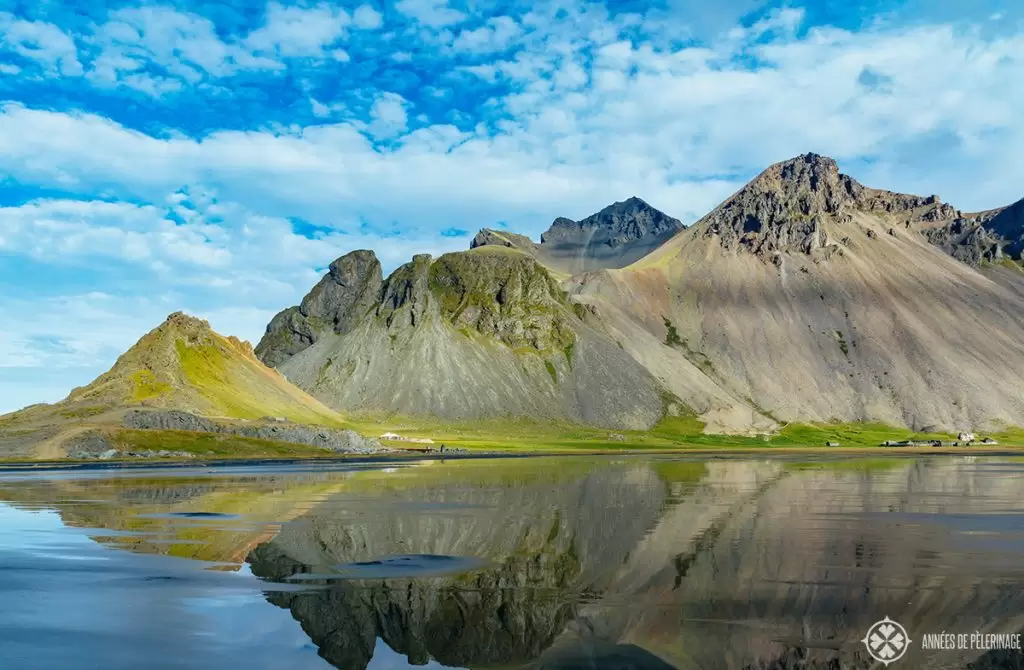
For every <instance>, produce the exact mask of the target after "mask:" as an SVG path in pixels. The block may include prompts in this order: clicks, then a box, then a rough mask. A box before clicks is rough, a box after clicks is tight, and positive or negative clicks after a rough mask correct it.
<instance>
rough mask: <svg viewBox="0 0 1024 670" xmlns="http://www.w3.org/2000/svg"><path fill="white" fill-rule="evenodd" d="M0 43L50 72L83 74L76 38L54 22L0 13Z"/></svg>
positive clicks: (55, 73)
mask: <svg viewBox="0 0 1024 670" xmlns="http://www.w3.org/2000/svg"><path fill="white" fill-rule="evenodd" d="M0 46H3V47H5V48H7V49H9V50H11V51H13V52H15V53H16V54H18V55H19V56H21V57H23V58H27V59H29V60H33V61H36V62H37V63H39V64H40V65H42V66H43V67H44V68H45V69H46V71H47V72H48V73H49V74H52V75H63V76H65V77H75V76H79V75H81V74H82V64H81V63H79V62H78V48H77V47H76V46H75V41H74V40H73V39H71V37H70V36H68V35H67V34H66V33H65V32H64V31H62V30H61V29H60V28H58V27H57V26H55V25H53V24H50V23H44V22H42V21H23V20H20V19H17V18H16V17H14V16H13V15H12V14H8V13H6V12H0Z"/></svg>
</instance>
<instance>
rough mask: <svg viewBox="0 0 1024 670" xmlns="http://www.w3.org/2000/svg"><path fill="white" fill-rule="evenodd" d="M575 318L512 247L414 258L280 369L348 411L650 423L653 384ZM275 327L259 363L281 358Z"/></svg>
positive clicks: (539, 269)
mask: <svg viewBox="0 0 1024 670" xmlns="http://www.w3.org/2000/svg"><path fill="white" fill-rule="evenodd" d="M354 253H358V254H365V253H368V252H354ZM350 256H351V254H350ZM350 262H351V259H350V258H348V257H345V258H342V259H339V260H338V261H336V263H337V264H338V265H345V264H348V263H350ZM365 267H366V268H367V271H369V272H374V271H376V269H377V268H379V265H374V264H372V263H371V264H367V265H365ZM368 283H369V284H372V283H373V281H372V280H370V281H369V282H368ZM314 290H316V289H314ZM304 302H305V301H304ZM581 316H583V315H582V314H580V313H577V310H576V308H574V306H573V305H572V304H571V303H570V302H569V301H568V300H567V299H566V297H565V294H564V292H563V291H562V290H561V289H560V288H559V287H558V285H557V283H556V282H555V280H554V279H553V278H552V277H551V275H550V274H549V272H548V271H547V270H546V269H545V268H544V267H543V266H542V265H541V264H540V263H538V262H537V261H536V260H535V259H533V258H532V257H531V256H529V255H528V254H525V253H523V252H521V251H518V250H516V249H512V248H507V247H499V246H484V247H481V248H477V249H474V250H471V251H467V252H460V253H452V254H445V255H443V256H441V257H440V258H438V259H436V260H435V259H432V258H431V257H430V256H427V255H419V256H415V257H414V258H413V260H412V262H411V263H408V264H406V265H403V266H402V267H400V268H398V269H397V270H395V271H394V272H393V273H392V274H391V276H389V277H388V278H387V280H386V281H384V282H383V284H382V285H381V288H380V291H379V293H378V295H377V296H376V298H375V306H374V307H372V308H371V309H370V310H369V311H368V312H362V311H361V307H360V311H358V312H352V311H348V312H345V315H344V317H345V318H344V319H343V321H345V322H346V324H348V323H349V319H350V318H351V319H352V322H351V327H350V328H346V329H344V330H341V331H339V330H331V331H329V332H327V333H324V334H322V335H319V336H318V339H317V340H316V341H315V342H313V343H312V344H311V345H309V346H307V347H306V348H304V349H302V350H301V351H299V352H297V353H295V354H294V355H291V356H287V357H286V358H285V360H283V361H282V362H280V363H279V364H278V368H279V369H280V370H281V372H282V373H283V374H284V375H285V376H286V377H287V378H288V379H289V380H291V381H292V382H293V383H295V384H297V385H298V386H300V387H301V388H303V389H305V390H306V391H308V392H309V393H311V394H312V395H314V396H315V397H317V398H319V399H320V400H322V401H323V402H324V403H326V404H327V405H329V406H331V407H334V408H337V409H339V410H345V411H356V412H362V413H370V414H395V413H397V414H406V415H429V416H434V417H440V418H444V419H461V420H469V419H482V418H499V417H528V418H532V419H537V420H545V421H573V422H583V423H588V424H594V425H600V426H609V427H627V428H645V427H649V426H650V425H652V424H653V423H654V422H656V421H657V420H658V419H659V418H660V417H661V415H662V413H663V411H664V403H663V401H662V396H661V394H660V391H659V388H658V385H657V383H656V381H655V380H654V379H653V377H652V376H651V375H650V374H648V373H647V372H646V371H645V370H644V369H643V368H642V367H641V366H640V365H639V364H637V363H636V362H635V361H634V360H633V359H632V358H630V357H629V356H628V355H626V354H625V353H624V352H623V351H622V349H620V348H619V346H618V345H617V344H616V343H615V342H614V341H613V340H612V339H610V338H609V337H607V336H606V335H604V334H602V333H601V332H599V331H598V330H595V329H594V328H593V327H591V326H589V325H587V323H586V322H585V321H584V319H583V318H581ZM308 318H312V319H320V320H326V319H325V315H324V314H323V313H322V312H320V311H315V310H314V311H313V312H312V313H311V314H310V316H309V317H308ZM280 323H281V321H280V319H279V318H277V317H275V319H274V322H272V324H271V326H270V328H268V332H267V335H266V336H265V337H264V340H263V341H262V342H261V343H260V345H259V346H258V347H257V351H258V352H260V354H261V355H262V356H264V360H265V361H268V362H269V361H273V360H275V357H278V356H280V355H281V350H280V349H277V348H275V347H274V346H273V341H274V340H275V339H276V338H279V337H280V335H279V334H278V333H279V331H278V330H276V329H275V328H276V326H275V324H280Z"/></svg>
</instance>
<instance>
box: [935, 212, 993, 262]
mask: <svg viewBox="0 0 1024 670" xmlns="http://www.w3.org/2000/svg"><path fill="white" fill-rule="evenodd" d="M922 233H923V234H924V236H925V238H926V239H927V240H928V241H929V242H931V243H932V244H934V245H935V246H937V247H939V248H940V249H942V250H943V251H945V252H946V253H947V254H949V255H950V256H952V257H953V258H955V259H957V260H958V261H960V262H962V263H967V264H968V265H974V266H977V265H981V264H982V263H997V262H999V261H1001V260H1002V259H1003V247H1004V246H1005V245H1006V240H1005V239H1003V238H1002V237H1000V236H999V235H997V234H996V233H993V232H992V231H991V230H989V229H988V228H987V227H986V226H984V225H983V224H982V223H981V222H980V221H978V220H976V219H968V218H963V217H959V218H957V219H955V220H954V221H951V222H950V223H949V224H947V225H944V226H940V227H937V228H926V229H924V230H922Z"/></svg>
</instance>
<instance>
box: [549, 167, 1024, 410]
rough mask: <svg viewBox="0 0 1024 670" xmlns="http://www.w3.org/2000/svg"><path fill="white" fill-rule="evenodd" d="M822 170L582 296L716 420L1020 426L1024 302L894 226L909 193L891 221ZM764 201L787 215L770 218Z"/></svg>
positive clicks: (727, 213)
mask: <svg viewBox="0 0 1024 670" xmlns="http://www.w3.org/2000/svg"><path fill="white" fill-rule="evenodd" d="M797 160H799V161H803V160H811V161H812V162H813V161H814V160H819V159H817V158H814V157H812V158H810V159H808V158H807V157H802V158H801V159H797ZM820 160H822V161H826V159H820ZM774 169H778V168H774ZM815 169H816V170H818V171H819V172H821V174H818V175H817V176H815V177H814V178H813V179H808V182H807V183H806V184H802V185H795V186H790V185H786V186H784V187H779V188H780V189H781V191H780V192H782V193H783V194H785V193H786V192H787V189H792V190H793V191H794V192H795V193H797V194H801V195H792V194H790V195H787V196H785V197H790V198H794V199H793V200H792V201H791V202H792V203H793V204H792V205H786V204H785V203H787V202H790V201H787V200H785V198H783V197H782V196H778V198H782V199H781V200H771V199H769V200H767V201H764V200H760V199H757V198H754V199H751V198H752V196H750V195H749V194H747V193H745V192H744V191H741V192H740V193H739V194H737V195H736V196H734V198H733V199H731V200H730V201H727V204H726V205H723V206H722V207H720V208H719V209H717V210H715V212H712V214H709V215H708V217H705V219H703V220H702V221H701V222H698V223H697V224H695V225H694V226H693V227H691V228H689V229H687V230H686V231H683V232H682V233H680V234H679V235H677V236H676V237H675V238H673V239H672V240H671V241H670V242H669V243H667V244H666V245H664V246H663V247H662V248H661V249H659V250H658V251H656V252H654V253H653V254H651V255H650V256H648V257H646V258H645V259H643V260H642V261H641V262H639V263H636V264H634V265H632V266H630V267H629V268H625V269H622V270H617V271H603V272H597V273H588V274H586V275H583V276H581V277H577V278H574V279H573V280H571V281H570V282H569V283H568V284H567V288H568V289H569V291H570V295H571V296H572V298H573V299H574V300H579V301H583V302H586V303H588V304H590V305H592V306H593V307H594V309H595V311H596V313H597V315H598V318H600V319H603V320H604V321H606V322H607V323H608V324H609V327H610V328H611V329H612V331H613V336H614V337H615V339H617V340H618V341H620V342H622V344H623V346H624V347H625V348H626V349H627V351H629V352H630V353H631V354H632V355H633V356H634V358H636V359H637V360H638V361H639V362H641V363H642V364H644V365H645V367H647V368H648V369H650V370H651V371H652V374H654V375H655V376H657V377H659V379H660V380H661V381H662V383H663V384H664V385H665V386H666V387H667V388H668V389H669V390H671V391H672V392H673V393H675V394H676V395H677V396H679V397H680V399H682V400H683V401H684V402H685V403H686V404H688V405H690V406H691V407H694V408H695V409H696V410H697V411H698V412H699V413H701V414H702V415H706V420H708V421H709V423H710V424H712V425H714V424H723V423H728V422H729V421H741V420H744V419H746V418H747V417H749V416H750V415H749V411H750V407H755V408H759V409H763V410H764V411H765V412H766V413H768V414H769V415H770V416H772V417H774V418H777V419H778V420H780V421H811V422H836V421H880V422H884V423H888V424H893V425H906V426H909V427H911V428H913V429H915V430H923V429H928V428H941V429H946V430H957V429H961V428H963V427H970V426H973V427H976V428H980V429H990V428H993V429H994V428H998V427H1000V426H1001V425H1003V424H1009V425H1021V424H1024V400H1022V399H1021V398H1020V396H1019V394H1018V393H1017V392H1016V390H1015V389H1017V387H1018V386H1019V380H1020V379H1021V378H1024V343H1022V341H1021V340H1020V338H1019V337H1018V333H1019V332H1021V329H1022V327H1024V302H1022V300H1021V297H1020V293H1019V292H1018V291H1016V290H1013V289H1011V288H1009V287H1007V286H1005V285H1004V284H1001V283H997V282H996V281H993V280H992V279H991V278H989V277H987V276H985V275H983V274H980V273H979V272H978V271H977V270H975V269H973V268H971V267H968V266H966V265H964V264H963V263H960V262H957V261H956V260H955V259H953V258H951V257H950V256H948V255H946V254H944V253H942V252H941V250H939V249H938V248H937V247H935V246H933V245H931V244H929V243H928V242H927V241H926V240H925V239H924V238H923V237H922V236H921V235H920V234H918V233H917V231H915V230H914V229H912V228H904V227H895V226H893V225H891V224H892V223H893V222H894V219H902V217H904V216H905V215H904V213H902V212H901V211H900V210H899V209H898V207H896V206H897V205H899V204H900V203H901V202H903V201H902V200H900V199H899V198H912V197H911V196H898V198H897V196H896V195H894V194H889V196H887V197H891V198H895V200H893V201H892V202H893V203H895V204H892V207H893V208H894V212H892V213H889V212H886V213H884V214H882V215H880V214H878V213H877V212H876V211H875V210H874V209H871V208H869V207H868V205H865V204H864V201H863V199H855V198H853V197H852V196H850V197H849V198H848V199H847V200H845V201H844V200H842V199H841V198H839V196H838V195H836V193H840V194H841V193H846V192H847V191H846V188H847V187H843V188H842V189H840V188H839V187H838V186H833V187H830V188H832V190H829V189H825V188H824V186H820V185H821V184H825V183H826V182H827V179H833V180H837V179H838V180H839V183H842V179H843V178H844V177H843V176H842V175H838V172H837V171H835V170H834V163H828V162H824V163H823V164H822V165H820V166H819V167H817V168H815ZM782 171H783V173H784V172H785V167H783V170H782ZM815 174H817V173H815ZM759 179H760V178H759ZM847 179H848V178H847ZM772 183H774V182H771V181H770V180H769V184H772ZM812 183H813V184H816V185H819V186H817V187H816V188H818V190H815V189H813V188H812V187H811V184H812ZM752 184H754V185H756V186H757V188H758V189H763V188H765V186H764V184H762V183H761V182H759V181H758V180H755V182H752ZM849 188H850V189H853V191H854V192H856V193H861V192H860V191H857V189H856V188H854V187H853V186H849ZM860 188H863V187H860ZM759 197H763V196H759ZM773 197H776V196H773ZM858 197H859V198H863V194H862V193H861V195H860V196H858ZM875 197H876V196H872V198H875ZM878 197H880V196H878ZM816 198H820V199H821V201H820V202H819V201H818V200H816ZM763 202H779V203H782V204H778V207H779V208H780V210H779V211H782V212H783V214H781V215H778V216H777V215H776V213H775V212H776V210H775V209H774V208H769V209H768V211H767V212H761V213H759V214H758V212H760V209H759V208H761V207H762V203H763ZM867 202H868V203H869V204H870V206H871V207H874V208H877V204H876V203H877V200H875V199H870V200H868V201H867ZM908 202H910V204H914V203H916V200H909V201H908ZM729 203H747V204H746V205H743V207H749V208H750V210H749V211H747V210H744V209H743V208H742V207H740V205H730V204H729ZM890 204H891V203H890ZM787 206H791V207H794V208H796V209H795V210H794V211H797V212H805V211H806V213H803V214H800V215H799V216H797V215H792V216H790V215H788V214H785V212H786V211H787V210H786V207H787ZM736 208H739V209H736ZM757 216H761V217H763V218H762V219H757V218H756V217H757ZM730 217H732V218H730ZM750 217H753V220H754V222H751V218H750ZM780 217H781V218H780ZM734 220H735V222H736V223H735V225H736V226H737V227H734V226H733V223H731V222H733V221H734ZM744 222H745V223H744ZM794 226H795V227H794ZM800 226H804V227H803V228H800ZM797 228H799V230H797ZM643 331H646V332H647V333H649V334H650V337H646V338H645V337H644V336H643V335H642V334H641V333H642V332H643ZM654 342H659V343H660V346H661V348H662V349H664V348H666V347H671V348H673V349H675V350H676V351H677V352H678V354H673V355H671V356H670V355H667V354H665V353H664V352H663V351H661V349H659V348H658V347H655V346H654V344H653V343H654ZM680 357H682V358H685V359H686V360H687V361H688V362H689V364H690V365H686V364H679V363H678V359H679V358H680ZM669 360H675V361H677V363H676V364H674V365H667V364H666V363H667V361H669ZM693 368H697V369H699V370H700V372H701V373H703V374H704V375H705V376H706V377H707V378H708V380H709V381H710V382H711V383H713V385H712V384H709V383H708V382H705V381H704V380H699V381H698V379H699V378H695V377H694V374H693ZM730 398H731V399H733V400H730ZM735 399H744V400H746V399H749V401H748V402H747V404H746V405H744V404H743V403H742V402H740V401H737V400H735ZM722 417H726V418H725V419H723V418H722ZM702 418H704V417H702Z"/></svg>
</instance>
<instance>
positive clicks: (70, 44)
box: [0, 0, 1024, 411]
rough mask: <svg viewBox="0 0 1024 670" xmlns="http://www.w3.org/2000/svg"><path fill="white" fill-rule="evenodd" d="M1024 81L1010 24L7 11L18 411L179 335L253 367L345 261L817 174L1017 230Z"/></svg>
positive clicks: (156, 9) (618, 15)
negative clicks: (262, 344) (797, 167)
mask: <svg viewBox="0 0 1024 670" xmlns="http://www.w3.org/2000/svg"><path fill="white" fill-rule="evenodd" d="M1021 81H1024V5H1022V4H1021V3H1019V2H1011V1H1009V0H1006V1H1004V2H995V1H993V0H971V1H967V0H928V1H925V0H903V1H899V2H895V1H893V0H863V1H862V2H859V3H857V2H846V1H843V2H831V1H829V2H816V3H806V4H799V3H796V4H793V3H787V4H780V3H765V2H761V1H759V0H722V1H720V2H716V3H698V2H683V1H682V0H663V1H662V2H659V3H652V2H642V1H640V0H618V1H616V2H608V3H600V2H590V3H582V2H569V1H556V2H544V3H527V2H522V3H521V2H515V1H497V0H495V1H485V0H397V2H387V3H380V2H376V1H367V2H362V1H361V0H357V1H356V2H351V3H345V4H341V3H329V2H319V3H316V2H300V3H288V2H269V3H268V2H263V1H259V0H245V1H244V2H220V1H218V2H212V1H188V0H167V1H166V2H162V3H161V2H152V3H144V4H139V3H125V2H117V1H116V0H112V1H109V2H104V3H95V2H84V1H80V2H73V1H72V2H68V1H67V0H60V1H59V2H58V1H56V0H0V176H2V178H3V182H2V188H0V323H2V324H3V325H2V326H0V411H5V410H11V409H14V408H16V407H20V406H22V405H25V404H27V403H30V402H40V401H54V400H58V399H60V398H61V397H63V396H64V395H65V394H66V393H67V391H68V390H69V389H70V388H71V387H73V386H75V385H79V384H83V383H86V382H88V381H89V380H91V379H92V378H93V377H94V376H96V375H97V374H98V373H100V372H102V371H103V370H105V369H106V368H108V367H109V366H110V365H111V364H112V363H113V361H114V359H115V358H116V356H117V355H118V354H119V353H120V352H121V351H123V350H124V349H125V348H127V347H128V346H129V345H130V344H131V343H133V342H134V341H135V340H136V339H137V338H138V337H139V336H141V335H142V334H143V333H145V332H146V331H147V330H149V329H150V328H152V327H154V326H156V325H157V324H158V323H160V321H162V320H163V318H164V317H165V316H166V315H167V314H168V313H170V312H172V311H175V310H178V309H184V310H186V311H190V312H193V313H196V314H198V315H200V316H203V317H204V318H208V319H209V320H210V321H211V323H212V324H213V325H214V327H216V328H217V329H218V330H220V331H221V332H224V333H227V334H236V335H238V336H240V337H244V338H247V339H251V340H254V341H255V340H256V339H258V338H259V336H260V334H261V333H262V330H263V328H264V326H265V324H266V323H267V321H268V320H269V318H270V316H272V315H273V313H275V312H276V311H278V310H279V309H281V308H283V307H285V306H288V305H291V304H295V303H296V302H297V301H298V299H299V298H300V297H301V296H302V294H303V293H304V292H305V291H306V290H308V288H309V287H310V286H312V284H313V283H314V282H315V281H316V279H317V276H318V274H319V273H320V272H321V271H322V270H323V268H324V267H326V265H327V264H328V263H329V262H330V261H331V260H332V259H334V258H335V257H337V256H339V255H341V254H343V253H345V252H347V251H349V250H351V249H355V248H372V249H374V250H375V251H376V252H377V254H378V256H380V257H381V259H382V261H383V263H384V265H385V267H386V269H391V268H393V267H395V266H397V265H398V264H400V263H402V262H404V261H406V260H408V259H409V258H410V257H411V255H412V254H413V253H418V252H431V253H439V252H442V251H445V250H451V249H461V248H465V247H466V246H467V245H468V243H469V238H470V236H471V235H472V234H473V233H474V232H475V231H476V230H477V229H479V228H480V227H483V226H491V227H495V226H508V227H510V228H512V229H515V230H518V231H520V232H524V233H527V234H529V235H532V236H534V237H536V236H537V235H538V234H539V233H540V232H541V231H542V230H544V229H545V228H546V227H547V226H548V224H549V223H550V221H551V220H552V219H553V218H554V217H556V216H569V217H572V218H580V217H583V216H586V215H588V214H590V213H592V212H594V211H596V210H598V209H600V208H601V207H603V206H604V205H607V204H609V203H610V202H611V201H613V200H622V199H624V198H627V197H629V196H631V195H638V196H640V197H642V198H644V199H646V200H647V201H649V202H650V203H652V204H653V205H655V206H657V207H659V208H661V209H663V210H665V211H666V212H668V213H669V214H672V215H674V216H677V217H679V218H681V219H683V220H685V221H693V220H695V219H696V218H699V217H700V216H701V215H702V214H704V213H706V212H707V211H708V210H709V209H711V208H712V207H714V205H715V204H717V203H718V202H719V201H721V200H722V199H723V198H724V197H726V196H727V195H728V194H729V193H731V192H732V191H734V190H736V188H738V187H739V186H740V185H741V184H742V183H743V182H745V181H746V180H747V179H749V178H750V177H751V176H753V175H754V174H756V173H757V172H758V171H759V170H761V169H762V168H764V167H765V166H767V165H768V164H770V163H772V162H774V161H778V160H783V159H785V158H788V157H791V156H793V155H796V154H798V153H802V152H805V151H816V152H818V153H823V154H827V155H830V156H833V157H835V158H836V159H838V160H839V161H840V165H841V166H842V167H843V169H844V170H845V171H847V172H849V173H851V174H853V175H854V176H855V177H857V178H858V179H860V180H861V181H863V182H865V183H867V184H869V185H874V186H879V187H884V188H889V189H893V190H900V191H907V192H916V193H923V194H931V193H937V194H940V195H941V196H942V197H943V199H944V200H946V201H948V202H951V203H953V204H954V205H956V206H957V207H960V208H962V209H964V210H977V209H985V208H990V207H996V206H1000V205H1004V204H1008V203H1009V202H1012V201H1015V200H1017V199H1019V198H1020V197H1021V196H1024V167H1022V165H1024V163H1022V161H1021V160H1020V156H1022V155H1024V122H1022V121H1021V118H1022V117H1021V114H1020V110H1021V109H1024V87H1021V86H1020V83H1019V82H1021Z"/></svg>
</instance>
